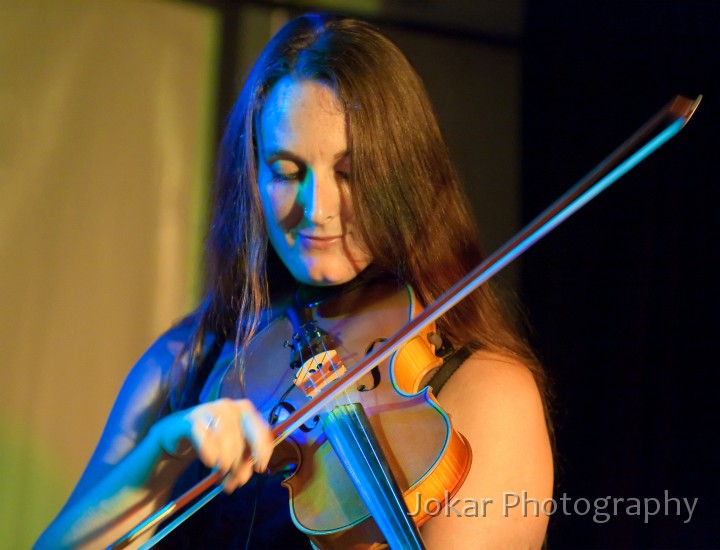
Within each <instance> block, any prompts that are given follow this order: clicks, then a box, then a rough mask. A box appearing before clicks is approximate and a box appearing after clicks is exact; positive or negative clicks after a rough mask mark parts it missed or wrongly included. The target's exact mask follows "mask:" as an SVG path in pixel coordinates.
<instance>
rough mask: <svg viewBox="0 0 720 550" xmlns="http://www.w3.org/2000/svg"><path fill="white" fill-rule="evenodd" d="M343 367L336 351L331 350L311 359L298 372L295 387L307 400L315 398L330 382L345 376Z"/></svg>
mask: <svg viewBox="0 0 720 550" xmlns="http://www.w3.org/2000/svg"><path fill="white" fill-rule="evenodd" d="M345 371H346V369H345V365H344V364H343V362H342V361H341V360H340V356H339V355H338V353H337V351H335V350H334V349H331V350H329V351H324V352H322V353H318V354H317V355H315V356H313V357H311V358H310V359H308V360H307V361H305V363H303V366H302V367H301V368H300V369H299V370H298V374H297V376H296V377H295V380H294V382H295V385H296V386H297V387H298V388H299V389H300V390H302V391H303V393H305V395H307V396H308V397H309V398H311V399H312V398H313V397H315V396H316V395H317V394H318V393H319V392H321V391H322V390H323V388H325V386H327V385H328V384H330V383H331V382H334V381H335V380H337V379H338V378H340V377H341V376H342V375H343V374H345Z"/></svg>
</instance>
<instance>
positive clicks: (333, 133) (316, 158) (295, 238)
mask: <svg viewBox="0 0 720 550" xmlns="http://www.w3.org/2000/svg"><path fill="white" fill-rule="evenodd" d="M257 133H258V155H259V159H258V185H259V190H260V200H261V202H262V207H263V211H264V213H265V221H266V224H267V231H268V235H269V237H270V242H271V243H272V245H273V247H274V248H275V251H276V252H277V254H278V256H280V258H281V259H282V261H283V262H284V264H285V265H286V266H287V268H288V269H289V270H290V272H291V273H292V275H293V276H294V277H295V279H297V280H298V281H300V282H302V283H306V284H312V285H334V284H340V283H344V282H347V281H349V280H351V279H353V278H354V277H355V275H357V274H358V273H359V272H360V271H362V270H363V269H365V267H367V265H368V264H369V263H370V261H371V257H370V255H369V253H368V252H367V251H366V249H365V246H364V245H363V243H362V241H361V240H360V237H359V235H358V232H357V226H356V224H355V215H354V212H353V206H352V197H351V194H350V187H351V184H350V182H349V181H348V176H349V174H350V162H351V158H350V151H348V150H347V136H346V125H345V114H344V112H343V110H342V108H341V106H340V104H339V102H338V100H337V97H336V95H335V93H334V92H333V90H332V89H331V88H330V87H328V86H327V85H325V84H322V83H320V82H316V81H312V80H294V79H292V78H290V77H285V78H283V79H282V80H280V81H279V82H278V83H277V84H275V86H273V88H272V90H271V91H270V94H269V95H268V97H267V100H266V103H265V107H264V108H263V111H262V113H261V116H260V124H259V128H258V129H257Z"/></svg>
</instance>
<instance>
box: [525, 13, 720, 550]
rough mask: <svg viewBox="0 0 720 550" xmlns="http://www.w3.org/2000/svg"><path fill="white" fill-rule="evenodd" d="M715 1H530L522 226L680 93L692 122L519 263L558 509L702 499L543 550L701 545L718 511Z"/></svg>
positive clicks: (566, 528) (559, 535)
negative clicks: (541, 370) (539, 362)
mask: <svg viewBox="0 0 720 550" xmlns="http://www.w3.org/2000/svg"><path fill="white" fill-rule="evenodd" d="M719 23H720V3H718V2H699V1H674V2H670V1H646V2H617V1H615V2H573V1H563V2H556V1H554V2H541V1H529V2H527V4H526V24H527V26H526V35H525V42H524V44H523V60H524V88H523V98H524V99H523V106H524V112H523V123H524V131H523V144H524V153H523V180H522V181H523V194H522V197H523V213H524V217H525V219H526V220H529V219H530V218H531V217H532V216H533V215H534V214H536V213H537V212H538V211H540V210H541V209H542V208H543V207H544V206H545V205H547V204H548V203H550V202H551V201H552V200H553V199H554V198H555V197H556V196H557V195H559V194H560V193H561V192H562V191H564V189H565V188H566V186H567V182H572V181H573V180H574V179H577V178H578V177H579V176H580V175H582V174H583V173H584V172H586V171H587V170H588V169H589V168H591V167H592V164H594V162H595V159H600V158H603V156H604V155H605V154H607V153H609V152H610V151H611V150H612V149H613V148H614V147H615V146H616V145H617V144H619V143H620V142H621V141H622V140H623V139H624V138H625V137H627V136H628V135H629V134H630V133H631V132H632V131H633V130H634V129H635V127H637V126H639V125H640V124H641V123H642V122H644V120H645V119H646V118H649V116H650V115H651V114H652V113H653V110H654V109H656V108H657V109H659V108H660V107H661V106H663V105H664V104H665V103H666V102H667V101H668V100H669V99H670V98H671V97H673V96H674V95H675V94H678V93H679V94H683V95H687V96H690V97H695V96H696V95H697V94H700V93H702V94H704V95H705V98H704V100H703V102H702V104H701V106H700V107H699V108H698V111H697V113H696V118H694V119H693V120H692V121H691V122H690V123H689V124H688V125H687V127H686V128H685V129H684V130H683V131H682V132H681V133H680V134H679V135H678V136H676V138H674V139H673V140H672V141H671V142H669V143H668V144H667V145H666V146H664V147H663V148H662V149H660V150H659V151H658V152H656V153H655V154H654V155H653V156H651V157H650V158H649V159H647V160H646V161H645V162H644V163H642V164H641V165H640V166H638V167H637V168H636V169H635V170H634V171H633V172H631V173H630V174H628V175H627V176H626V177H625V178H623V179H622V180H620V181H619V182H618V183H617V184H616V185H615V186H614V187H612V188H610V189H609V190H608V191H607V192H605V193H604V194H602V195H600V196H599V197H598V198H597V199H596V200H595V201H594V202H593V203H591V204H590V205H589V206H587V207H586V208H585V210H583V211H582V212H580V213H579V214H577V215H576V216H575V217H574V218H572V219H570V220H569V221H568V222H566V223H565V224H564V225H563V226H562V227H560V228H559V229H557V230H556V232H555V233H554V234H553V235H551V236H550V237H548V238H547V239H545V240H544V241H543V242H541V243H539V244H538V245H537V247H536V248H535V249H533V250H532V251H530V252H529V253H528V254H527V255H526V257H525V259H524V263H523V269H522V277H521V281H522V295H523V298H524V300H525V303H526V304H527V306H528V309H529V311H530V315H531V320H532V323H533V325H534V327H535V330H536V333H535V338H534V341H535V344H536V346H537V348H538V350H539V351H540V353H541V354H542V357H543V360H544V362H545V363H546V365H547V368H548V370H549V371H550V374H551V377H552V378H553V380H554V382H555V401H554V406H555V423H556V429H557V483H556V497H557V496H560V495H561V494H562V493H564V492H565V493H567V494H568V495H569V496H573V497H579V496H583V497H586V498H593V497H603V496H608V495H612V496H618V497H623V496H624V497H640V498H642V497H657V498H660V499H661V500H662V499H663V497H664V491H665V490H667V491H669V495H670V496H673V497H686V498H689V499H690V500H692V499H693V498H696V497H697V498H699V499H700V500H699V502H698V504H697V507H696V509H695V513H694V515H693V518H692V521H691V522H690V523H687V524H683V521H684V520H686V519H687V512H685V511H683V516H682V518H681V519H680V518H678V517H676V516H667V517H656V518H652V519H650V521H649V522H648V523H647V524H645V523H643V520H642V518H640V519H638V518H634V517H631V516H627V515H620V516H618V517H614V518H612V519H611V520H610V521H609V522H608V523H605V524H597V523H595V522H593V521H592V519H591V517H590V516H585V517H579V516H573V517H569V518H564V517H562V516H555V517H553V519H552V522H551V529H550V534H549V543H550V547H551V548H576V547H585V548H606V547H611V548H709V547H718V544H720V543H719V542H718V541H720V537H718V536H717V534H716V533H715V532H714V529H711V520H713V519H714V518H715V516H716V514H717V512H718V511H720V507H719V506H718V504H717V500H716V499H717V490H718V477H719V476H718V471H717V466H718V462H719V461H718V448H719V447H718V443H717V421H718V418H719V417H718V412H717V401H718V397H719V396H720V391H719V388H720V384H719V382H720V375H719V374H718V362H717V358H716V355H715V344H716V342H717V329H718V327H719V324H718V321H717V313H718V307H717V306H718V299H717V295H716V293H717V290H718V285H717V275H716V273H715V271H714V268H715V266H717V265H718V261H719V260H720V257H719V256H720V254H719V253H718V251H719V250H720V246H718V243H717V241H716V238H717V236H718V235H720V231H719V229H720V227H719V224H718V210H717V201H716V200H717V198H718V192H717V176H716V173H717V169H716V160H717V157H718V137H717V124H718V121H719V120H720V119H719V118H718V105H719V101H720V89H719V84H720V77H719V72H718V71H719V68H720V54H719V52H720V48H719V47H718V43H717V39H718V28H719V27H718V24H719Z"/></svg>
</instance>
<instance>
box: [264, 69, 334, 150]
mask: <svg viewBox="0 0 720 550" xmlns="http://www.w3.org/2000/svg"><path fill="white" fill-rule="evenodd" d="M258 133H259V136H260V140H261V143H262V145H263V148H264V149H267V148H268V147H282V148H293V147H299V146H302V145H303V143H304V142H306V141H308V139H310V140H311V141H313V142H318V143H316V145H326V146H338V145H341V146H342V147H343V148H344V141H345V114H344V112H343V109H342V107H341V104H340V101H339V100H338V98H337V94H336V93H335V91H334V90H333V89H332V88H331V87H330V86H328V85H327V84H324V83H322V82H318V81H315V80H296V79H293V78H290V77H285V78H283V79H281V80H279V81H278V82H277V83H276V84H275V85H274V86H273V87H272V89H271V90H270V93H269V94H268V96H267V99H266V101H265V105H264V107H263V109H262V112H261V113H260V119H259V128H258ZM338 141H342V142H343V143H342V144H338V143H337V142H338Z"/></svg>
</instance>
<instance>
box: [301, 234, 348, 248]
mask: <svg viewBox="0 0 720 550" xmlns="http://www.w3.org/2000/svg"><path fill="white" fill-rule="evenodd" d="M298 238H299V239H300V244H301V245H302V246H303V248H305V249H307V250H326V249H328V248H332V247H334V246H337V244H338V243H339V242H340V241H342V239H343V236H342V235H335V236H318V235H310V234H305V233H298Z"/></svg>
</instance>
